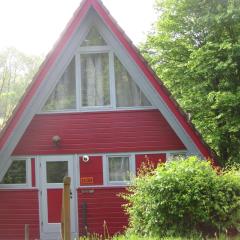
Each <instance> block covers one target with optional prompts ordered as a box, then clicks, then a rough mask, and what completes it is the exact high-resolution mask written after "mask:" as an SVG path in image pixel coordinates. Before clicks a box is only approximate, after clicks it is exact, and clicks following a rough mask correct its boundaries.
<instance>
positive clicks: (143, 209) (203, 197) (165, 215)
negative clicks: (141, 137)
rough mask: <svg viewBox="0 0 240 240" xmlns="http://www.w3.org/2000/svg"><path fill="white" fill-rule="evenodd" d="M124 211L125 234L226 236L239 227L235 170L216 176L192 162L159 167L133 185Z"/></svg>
mask: <svg viewBox="0 0 240 240" xmlns="http://www.w3.org/2000/svg"><path fill="white" fill-rule="evenodd" d="M123 197H124V198H125V199H127V200H128V201H129V204H127V205H125V209H126V211H127V213H128V214H129V218H130V231H129V232H130V233H133V234H139V235H142V236H176V235H178V236H179V235H180V236H189V234H192V233H196V234H199V233H206V232H208V233H209V232H211V233H215V232H217V233H225V232H226V230H227V229H230V228H238V227H239V223H240V215H239V213H240V212H239V210H240V171H239V169H238V168H236V167H234V168H231V169H228V170H222V171H221V172H220V171H219V172H217V171H216V170H215V169H213V168H212V166H211V164H210V162H208V161H203V160H199V159H197V158H196V157H189V158H188V159H177V160H176V161H171V162H167V163H166V164H161V165H159V166H158V167H157V169H156V170H154V171H149V172H148V173H146V170H145V171H143V172H142V174H140V176H139V177H137V178H136V179H135V180H134V183H133V185H132V186H131V187H129V193H127V194H125V195H123Z"/></svg>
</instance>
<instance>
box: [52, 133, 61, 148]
mask: <svg viewBox="0 0 240 240" xmlns="http://www.w3.org/2000/svg"><path fill="white" fill-rule="evenodd" d="M60 142H61V138H60V137H59V136H58V135H55V136H53V137H52V143H53V145H54V147H59V146H60Z"/></svg>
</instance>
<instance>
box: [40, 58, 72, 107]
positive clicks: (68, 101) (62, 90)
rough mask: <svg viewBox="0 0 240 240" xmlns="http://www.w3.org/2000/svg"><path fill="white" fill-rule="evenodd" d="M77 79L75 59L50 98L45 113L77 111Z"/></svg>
mask: <svg viewBox="0 0 240 240" xmlns="http://www.w3.org/2000/svg"><path fill="white" fill-rule="evenodd" d="M75 79H76V78H75V59H74V58H73V60H72V61H71V63H70V64H69V66H68V67H67V69H66V71H65V72H64V73H63V75H62V77H61V79H60V80H59V82H58V84H57V86H56V87H55V89H54V91H53V93H52V94H51V95H50V97H49V98H48V100H47V102H46V104H45V106H44V107H43V111H54V110H66V109H76V81H75Z"/></svg>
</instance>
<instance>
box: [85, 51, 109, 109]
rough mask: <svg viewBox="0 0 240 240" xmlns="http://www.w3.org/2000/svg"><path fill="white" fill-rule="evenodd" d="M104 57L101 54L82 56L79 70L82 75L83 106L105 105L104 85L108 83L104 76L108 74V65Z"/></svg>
mask: <svg viewBox="0 0 240 240" xmlns="http://www.w3.org/2000/svg"><path fill="white" fill-rule="evenodd" d="M104 57H105V56H103V54H88V55H84V56H83V55H82V61H81V62H82V64H81V68H82V73H83V74H82V79H81V81H82V104H83V106H104V105H105V103H104V97H105V93H104V83H105V84H107V82H106V81H109V79H108V76H105V75H106V73H108V71H107V70H106V67H108V63H107V64H106V62H105V61H104ZM84 73H85V74H84ZM104 74H105V75H104ZM106 77H107V78H106ZM104 80H105V81H104ZM106 92H107V91H106Z"/></svg>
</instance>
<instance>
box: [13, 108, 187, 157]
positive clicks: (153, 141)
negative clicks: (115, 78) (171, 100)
mask: <svg viewBox="0 0 240 240" xmlns="http://www.w3.org/2000/svg"><path fill="white" fill-rule="evenodd" d="M54 135H59V136H60V137H61V143H60V146H59V147H54V146H53V144H52V137H53V136H54ZM183 149H185V147H184V145H183V143H182V142H181V140H180V139H179V138H178V137H177V136H176V134H175V133H174V131H173V130H172V129H171V127H170V126H169V124H168V123H167V121H166V120H165V119H164V117H163V116H162V114H161V113H160V112H159V111H158V110H144V111H143V110H138V111H118V112H94V113H72V114H48V115H47V114H46V115H36V116H35V117H34V119H33V120H32V122H31V124H30V125H29V127H28V128H27V130H26V132H25V134H24V135H23V137H22V139H21V140H20V142H19V144H18V145H17V147H16V149H15V151H14V153H13V154H14V155H34V154H35V155H36V154H39V155H40V154H74V153H105V152H133V151H161V150H183Z"/></svg>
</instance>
